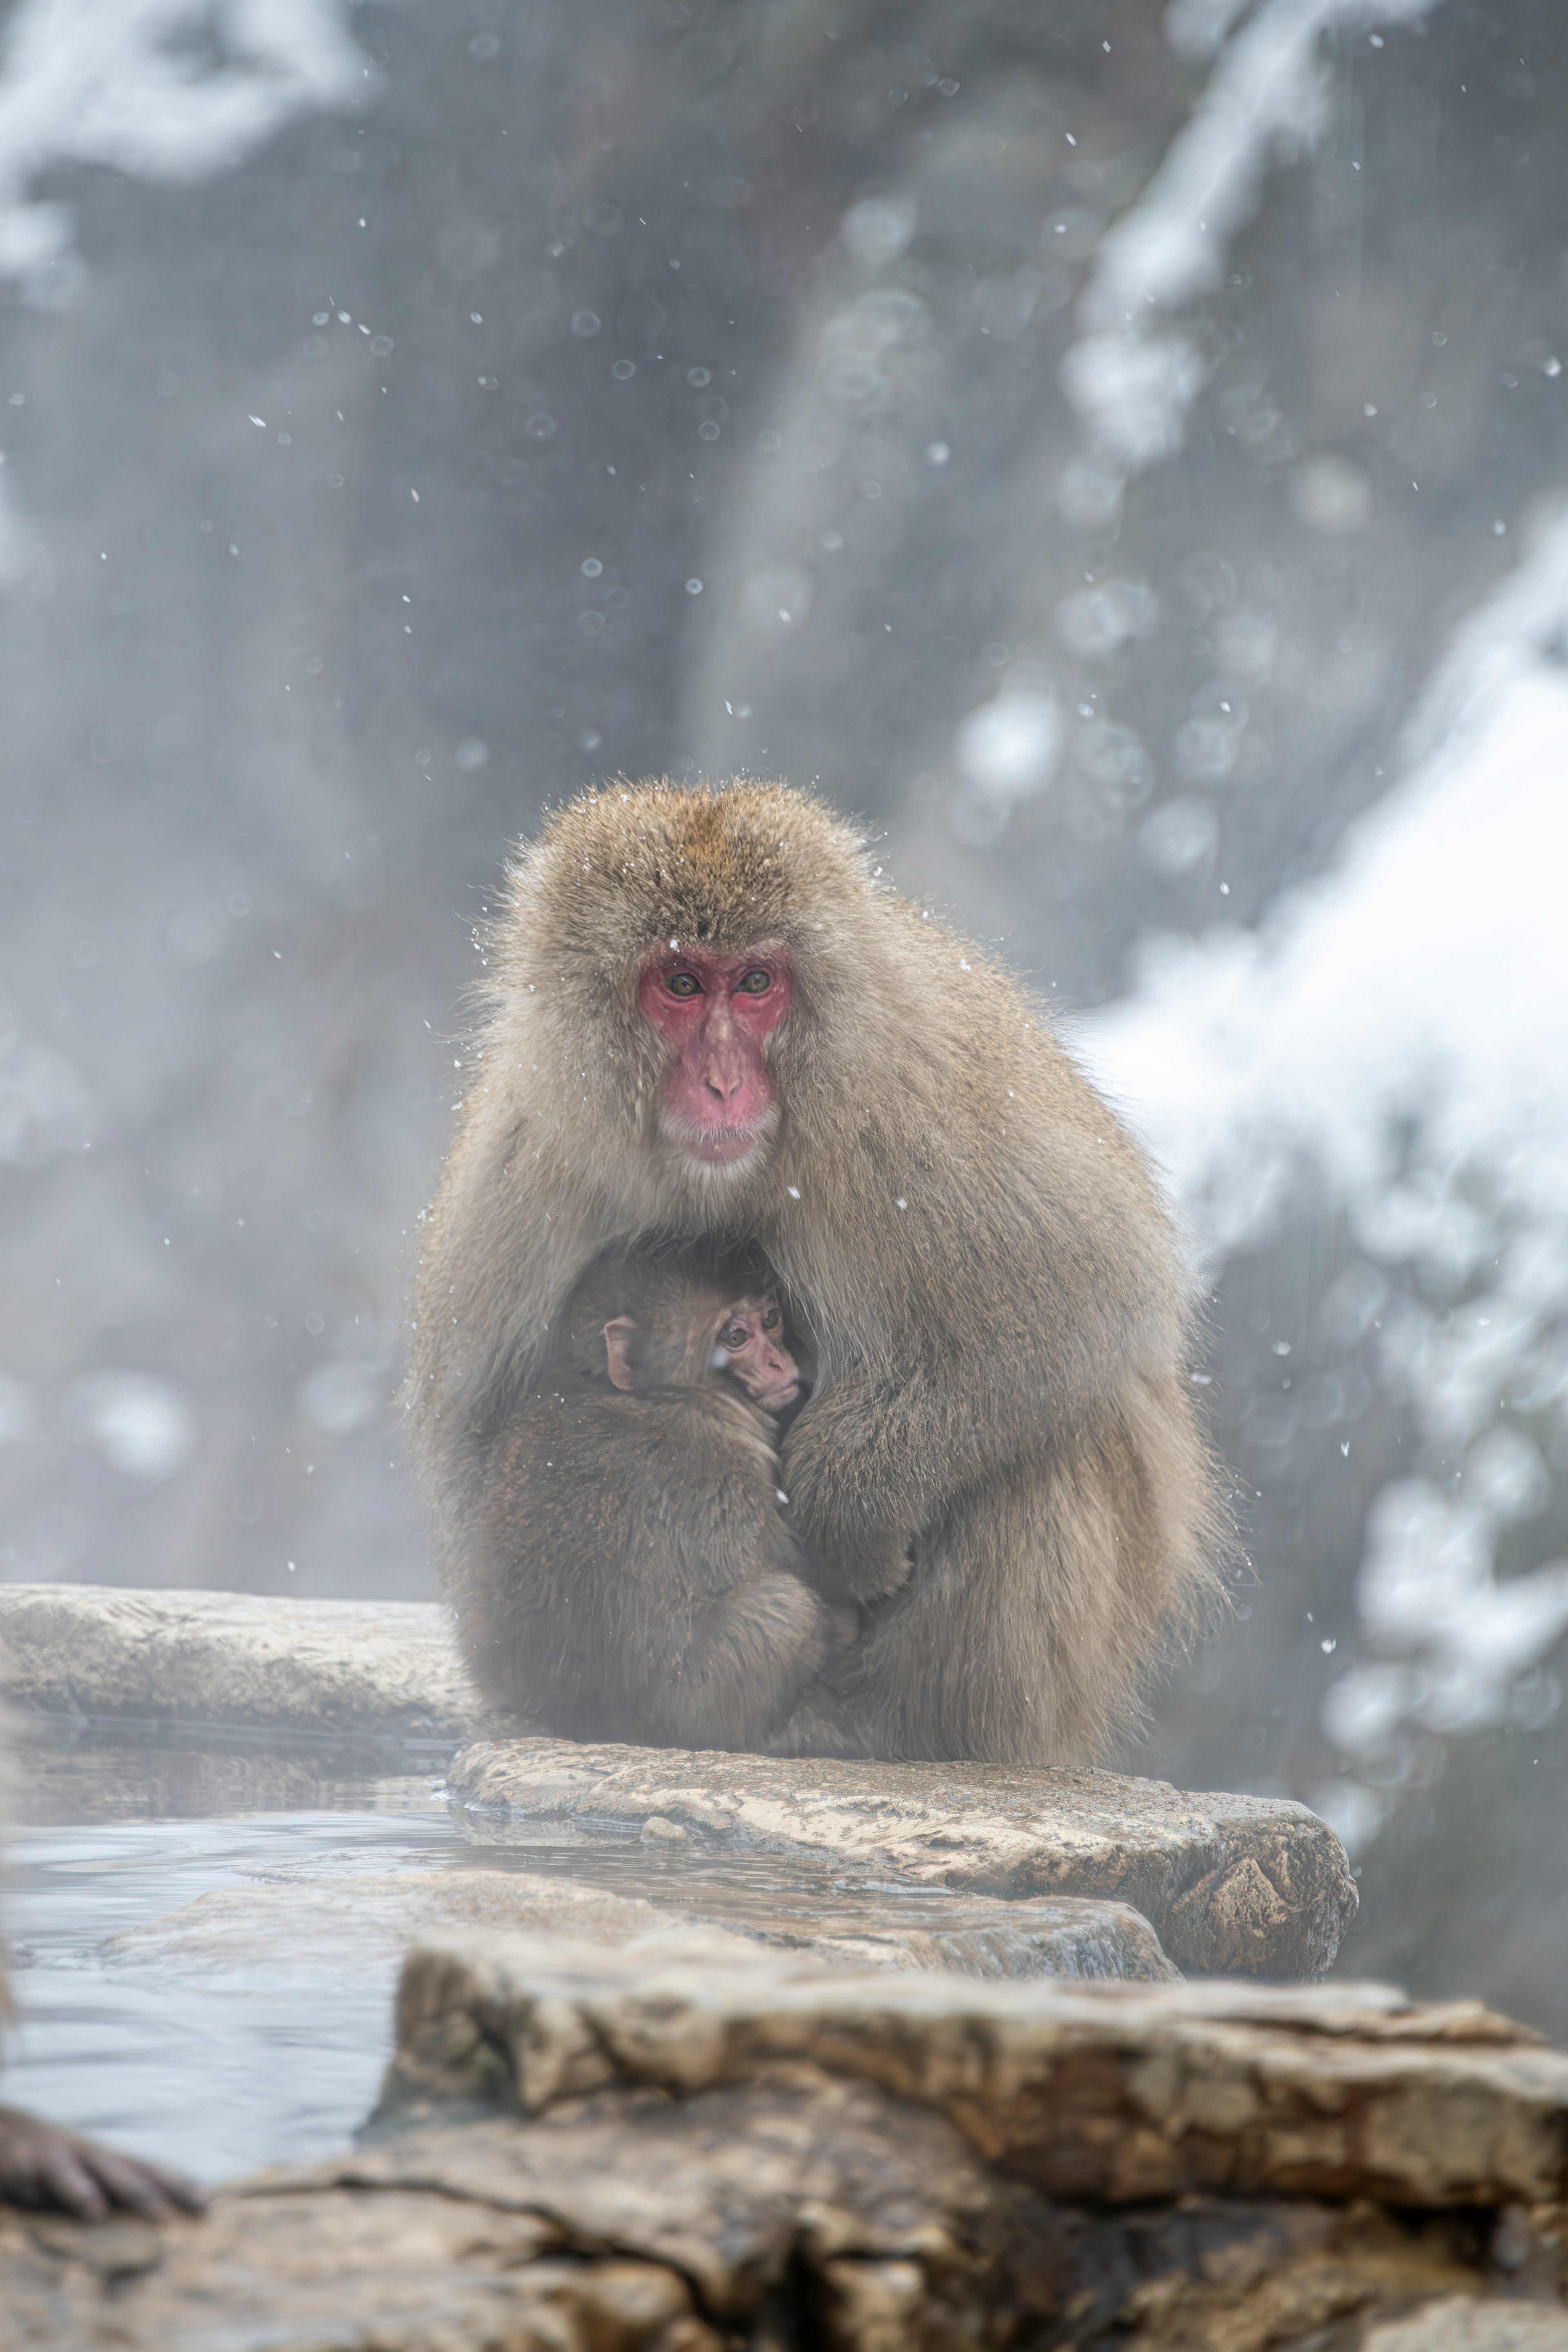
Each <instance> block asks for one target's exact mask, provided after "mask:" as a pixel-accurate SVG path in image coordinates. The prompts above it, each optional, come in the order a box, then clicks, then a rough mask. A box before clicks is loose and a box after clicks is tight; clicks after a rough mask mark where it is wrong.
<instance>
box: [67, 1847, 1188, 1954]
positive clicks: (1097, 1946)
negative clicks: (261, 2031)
mask: <svg viewBox="0 0 1568 2352" xmlns="http://www.w3.org/2000/svg"><path fill="white" fill-rule="evenodd" d="M692 1891H693V1890H691V1889H690V1888H688V1889H687V1890H686V1893H687V1894H688V1895H690V1893H691V1892H692ZM704 1891H705V1892H707V1893H708V1894H709V1895H710V1896H712V1890H711V1889H709V1890H704ZM832 1915H833V1916H832V1924H831V1925H828V1926H826V1927H823V1928H822V1929H821V1931H820V1932H817V1933H814V1932H812V1931H811V1929H810V1927H808V1926H807V1925H805V1923H803V1922H802V1921H801V1920H799V1919H798V1918H795V1917H792V1918H790V1919H788V1920H784V1919H781V1920H780V1921H779V1923H778V1925H777V1926H776V1927H771V1926H761V1925H759V1924H757V1922H755V1921H754V1920H749V1921H746V1922H743V1923H742V1922H740V1921H737V1920H735V1919H734V1918H732V1917H726V1916H725V1907H724V1905H723V1901H722V1898H721V1896H718V1897H714V1898H713V1899H711V1900H710V1902H709V1903H708V1905H707V1906H706V1907H705V1909H704V1912H703V1913H701V1914H698V1913H695V1912H693V1911H691V1910H690V1909H689V1908H687V1907H686V1906H685V1905H684V1904H683V1903H682V1902H681V1900H680V1898H679V1895H672V1896H670V1897H669V1898H668V1899H665V1900H661V1901H658V1902H650V1901H649V1900H647V1897H645V1896H642V1895H630V1896H628V1895H617V1894H615V1893H613V1892H610V1891H608V1890H606V1889H602V1888H596V1887H593V1886H584V1885H580V1884H579V1883H577V1882H576V1881H574V1880H573V1879H569V1878H563V1877H560V1876H556V1875H553V1874H551V1875H545V1874H535V1873H531V1872H526V1871H516V1872H514V1871H510V1870H494V1869H492V1870H454V1869H449V1868H444V1867H443V1868H436V1867H430V1868H425V1869H421V1870H405V1871H398V1872H394V1873H367V1872H364V1871H355V1872H353V1874H352V1875H349V1876H331V1875H329V1874H326V1873H325V1872H323V1871H321V1870H315V1869H301V1870H297V1871H295V1872H291V1873H288V1874H283V1875H282V1876H281V1878H280V1879H279V1880H275V1881H274V1882H273V1883H271V1884H269V1885H262V1886H241V1887H223V1888H219V1889H216V1890H215V1891H214V1892H212V1893H210V1894H207V1895H198V1896H197V1897H196V1899H195V1902H194V1903H187V1904H184V1905H183V1906H182V1907H181V1908H180V1909H179V1910H177V1911H171V1912H168V1913H165V1914H164V1915H163V1917H161V1918H157V1919H148V1920H143V1921H142V1922H140V1923H139V1924H138V1925H137V1926H136V1927H127V1928H124V1929H122V1930H121V1933H120V1934H118V1935H115V1936H111V1937H110V1938H109V1939H108V1941H107V1943H106V1944H105V1945H104V1946H103V1951H104V1952H105V1954H106V1955H107V1956H108V1957H110V1958H113V1959H115V1960H117V1961H121V1962H129V1963H132V1964H133V1963H136V1962H152V1963H154V1964H158V1965H166V1964H168V1963H171V1962H172V1963H173V1964H174V1966H176V1967H179V1968H188V1969H198V1970H199V1969H205V1968H233V1967H236V1966H238V1967H243V1968H246V1969H257V1968H258V1967H260V1968H266V1969H270V1970H275V1971H278V1970H281V1971H287V1970H289V1969H308V1970H312V1971H313V1970H317V1969H321V1967H322V1966H323V1965H331V1966H335V1967H340V1968H343V1969H354V1968H362V1969H363V1967H364V1966H366V1965H367V1964H369V1963H376V1962H381V1963H387V1962H391V1961H393V1960H395V1959H398V1958H401V1957H402V1955H403V1953H404V1952H405V1951H406V1949H407V1948H408V1947H409V1946H410V1945H411V1944H413V1943H415V1942H417V1941H418V1940H420V1939H421V1938H424V1939H429V1938H431V1937H438V1938H440V1939H441V1940H442V1941H443V1942H448V1941H451V1940H453V1939H456V1938H462V1937H467V1936H468V1935H470V1934H479V1935H480V1936H485V1935H490V1936H494V1935H497V1934H500V1935H506V1934H511V1935H516V1934H520V1933H521V1934H526V1935H540V1934H543V1935H551V1936H564V1937H570V1938H573V1939H574V1940H576V1941H578V1942H591V1943H592V1944H593V1945H594V1946H595V1948H600V1949H601V1954H602V1952H603V1950H605V1949H611V1948H626V1949H630V1950H636V1951H638V1952H641V1953H642V1954H643V1955H644V1956H645V1957H647V1958H650V1959H652V1960H653V1961H655V1962H657V1963H658V1965H660V1966H664V1965H667V1964H668V1962H669V1961H671V1960H673V1959H696V1960H700V1961H703V1962H710V1963H714V1964H722V1963H724V1962H726V1961H729V1962H734V1963H738V1964H745V1963H747V1962H750V1961H751V1960H753V1959H754V1958H756V1957H757V1955H758V1954H759V1952H763V1953H769V1954H775V1955H776V1954H781V1953H782V1954H787V1955H788V1956H789V1957H790V1958H792V1959H794V1960H798V1961H799V1963H800V1964H801V1965H802V1966H803V1967H805V1968H808V1969H818V1970H820V1969H823V1968H825V1967H826V1968H832V1969H837V1971H838V1972H839V1973H841V1974H842V1973H843V1972H845V1971H846V1970H855V1969H878V1968H884V1969H938V1970H946V1971H949V1972H952V1973H955V1974H958V1975H961V1976H971V1977H994V1978H1014V1977H1036V1976H1061V1977H1072V1978H1084V1979H1090V1980H1093V1979H1113V1980H1117V1981H1122V1980H1126V1981H1138V1982H1144V1983H1170V1982H1174V1981H1179V1977H1178V1971H1177V1970H1176V1969H1173V1967H1172V1965H1171V1963H1170V1961H1169V1960H1168V1959H1167V1958H1166V1957H1165V1955H1164V1953H1163V1951H1162V1950H1161V1949H1160V1945H1159V1940H1158V1938H1157V1937H1156V1936H1155V1934H1154V1931H1153V1929H1152V1927H1150V1925H1149V1922H1148V1921H1147V1920H1146V1919H1145V1918H1143V1917H1142V1916H1141V1915H1140V1914H1139V1913H1138V1912H1136V1911H1133V1910H1131V1909H1129V1907H1128V1906H1127V1905H1126V1904H1124V1903H1100V1902H1091V1901H1087V1900H1082V1899H1078V1898H1075V1897H1072V1896H1067V1897H1064V1898H1062V1899H1061V1900H1059V1901H1056V1902H1038V1903H998V1902H993V1901H990V1900H989V1899H987V1898H986V1897H985V1896H984V1895H979V1896H973V1897H971V1898H970V1899H968V1900H965V1899H964V1898H963V1897H962V1896H956V1895H955V1896H947V1895H942V1896H937V1897H935V1898H932V1899H928V1901H927V1903H926V1905H925V1906H924V1915H923V1916H922V1918H921V1920H920V1921H918V1922H915V1923H911V1922H908V1921H905V1920H903V1919H901V1918H900V1916H899V1915H898V1914H897V1912H890V1911H889V1905H888V1904H887V1902H886V1900H885V1898H878V1897H874V1896H863V1897H860V1898H858V1899H856V1898H854V1897H849V1898H844V1899H840V1900H838V1901H837V1902H835V1903H834V1905H833V1906H832Z"/></svg>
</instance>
